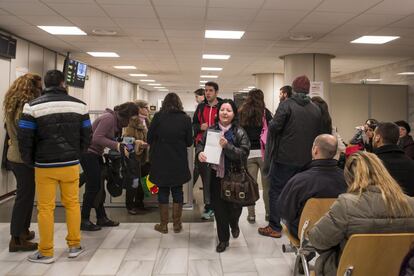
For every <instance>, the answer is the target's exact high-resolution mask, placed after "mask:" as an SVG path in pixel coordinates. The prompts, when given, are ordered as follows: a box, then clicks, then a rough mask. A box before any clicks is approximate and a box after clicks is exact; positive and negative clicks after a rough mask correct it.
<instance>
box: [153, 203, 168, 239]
mask: <svg viewBox="0 0 414 276" xmlns="http://www.w3.org/2000/svg"><path fill="white" fill-rule="evenodd" d="M159 208H160V220H161V223H159V224H155V226H154V229H155V230H156V231H158V232H161V233H163V234H167V233H168V204H160V205H159Z"/></svg>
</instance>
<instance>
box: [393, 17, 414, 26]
mask: <svg viewBox="0 0 414 276" xmlns="http://www.w3.org/2000/svg"><path fill="white" fill-rule="evenodd" d="M389 27H396V28H414V15H410V16H407V17H404V18H402V19H401V20H399V21H398V22H395V23H393V24H392V25H390V26H389Z"/></svg>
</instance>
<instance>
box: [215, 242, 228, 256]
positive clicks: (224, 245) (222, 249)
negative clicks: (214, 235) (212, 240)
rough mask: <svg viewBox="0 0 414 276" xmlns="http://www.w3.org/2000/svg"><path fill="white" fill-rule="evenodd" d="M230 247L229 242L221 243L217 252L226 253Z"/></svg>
mask: <svg viewBox="0 0 414 276" xmlns="http://www.w3.org/2000/svg"><path fill="white" fill-rule="evenodd" d="M228 246H229V242H219V244H218V245H217V247H216V251H217V252H218V253H221V252H224V251H225V250H226V247H228Z"/></svg>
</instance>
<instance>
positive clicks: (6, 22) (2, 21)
mask: <svg viewBox="0 0 414 276" xmlns="http://www.w3.org/2000/svg"><path fill="white" fill-rule="evenodd" d="M27 25H29V23H27V22H25V21H23V20H22V19H20V18H19V17H17V16H14V15H2V16H0V26H1V27H2V28H5V29H8V28H9V27H10V26H27Z"/></svg>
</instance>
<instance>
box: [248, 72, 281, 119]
mask: <svg viewBox="0 0 414 276" xmlns="http://www.w3.org/2000/svg"><path fill="white" fill-rule="evenodd" d="M254 76H255V84H256V88H258V89H260V90H262V91H263V93H264V102H265V104H266V107H267V109H269V110H270V112H272V113H274V112H275V111H276V109H277V107H278V106H279V90H280V88H281V87H282V86H283V85H284V84H283V83H284V82H283V74H275V73H263V74H254Z"/></svg>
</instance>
